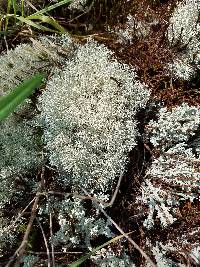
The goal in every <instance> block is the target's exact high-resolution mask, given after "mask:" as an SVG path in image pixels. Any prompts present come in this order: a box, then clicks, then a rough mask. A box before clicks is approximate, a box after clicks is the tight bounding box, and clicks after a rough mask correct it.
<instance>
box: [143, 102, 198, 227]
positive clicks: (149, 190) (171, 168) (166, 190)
mask: <svg viewBox="0 0 200 267" xmlns="http://www.w3.org/2000/svg"><path fill="white" fill-rule="evenodd" d="M199 125H200V108H199V107H190V106H188V104H185V103H183V104H182V105H181V106H179V107H175V108H173V109H172V110H171V111H167V109H166V108H162V109H161V110H160V112H159V117H158V121H151V122H150V123H149V125H148V134H149V136H150V142H151V143H152V144H153V145H154V147H155V148H156V149H157V151H159V156H158V157H156V158H154V159H153V162H152V165H151V166H150V168H149V169H148V171H147V174H146V176H147V178H146V180H145V183H144V184H143V186H142V196H141V198H140V200H139V201H140V202H141V203H144V204H145V205H148V206H149V212H148V217H147V219H146V220H145V221H144V225H145V227H147V228H151V227H153V225H154V219H153V218H155V214H156V218H159V219H160V223H161V225H162V226H163V227H164V226H167V225H169V224H172V223H173V222H174V221H175V220H176V210H177V208H178V207H179V205H180V201H181V200H187V199H190V201H193V200H194V199H195V198H197V197H198V194H199V190H200V187H199V180H200V172H199V162H200V154H199V151H198V149H197V150H196V151H195V149H194V147H190V145H189V144H187V142H188V140H189V138H191V137H192V136H194V135H195V132H196V130H197V129H198V127H199Z"/></svg>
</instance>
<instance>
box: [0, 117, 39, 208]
mask: <svg viewBox="0 0 200 267" xmlns="http://www.w3.org/2000/svg"><path fill="white" fill-rule="evenodd" d="M36 140H37V133H36V131H35V130H34V129H33V128H32V127H31V126H29V125H28V124H27V123H26V122H21V121H17V117H15V116H11V117H10V118H8V119H7V120H6V121H4V122H1V127H0V154H1V155H2V156H1V159H0V208H2V207H3V205H4V204H5V203H8V202H9V201H10V199H11V196H12V193H13V192H14V191H15V186H14V185H15V180H16V179H18V180H20V179H21V178H22V177H23V175H24V174H27V172H29V171H32V170H34V169H35V168H37V167H38V166H39V165H40V156H39V149H38V147H37V142H36Z"/></svg>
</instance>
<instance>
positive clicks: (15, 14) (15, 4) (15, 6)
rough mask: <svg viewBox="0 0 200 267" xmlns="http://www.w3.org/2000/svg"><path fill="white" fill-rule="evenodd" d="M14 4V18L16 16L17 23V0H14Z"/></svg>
mask: <svg viewBox="0 0 200 267" xmlns="http://www.w3.org/2000/svg"><path fill="white" fill-rule="evenodd" d="M12 6H13V10H14V18H15V23H16V16H17V2H16V0H12Z"/></svg>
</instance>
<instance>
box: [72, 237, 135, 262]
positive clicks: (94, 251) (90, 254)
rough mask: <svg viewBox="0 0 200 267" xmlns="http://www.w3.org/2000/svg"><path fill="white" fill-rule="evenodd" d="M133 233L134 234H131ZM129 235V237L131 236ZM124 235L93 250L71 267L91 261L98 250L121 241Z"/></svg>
mask: <svg viewBox="0 0 200 267" xmlns="http://www.w3.org/2000/svg"><path fill="white" fill-rule="evenodd" d="M131 233H132V232H131ZM131 233H128V234H127V235H129V234H131ZM123 237H124V235H119V236H116V237H114V238H112V239H111V240H109V241H108V242H106V243H104V244H103V245H101V246H99V247H96V248H95V249H93V250H92V251H91V252H90V253H88V254H86V255H85V256H82V257H81V258H79V259H78V260H76V261H74V262H72V263H71V264H70V265H69V267H78V266H80V265H81V264H82V263H83V262H84V261H86V260H87V259H89V258H90V257H91V256H92V255H93V254H95V253H96V252H97V251H98V250H100V249H102V248H104V247H106V246H108V245H109V244H111V243H113V242H116V241H118V240H119V239H121V238H123Z"/></svg>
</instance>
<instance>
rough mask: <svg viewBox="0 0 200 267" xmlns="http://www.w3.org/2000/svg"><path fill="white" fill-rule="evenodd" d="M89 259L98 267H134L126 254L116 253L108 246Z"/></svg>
mask: <svg viewBox="0 0 200 267" xmlns="http://www.w3.org/2000/svg"><path fill="white" fill-rule="evenodd" d="M91 259H92V261H93V262H94V263H95V264H96V265H97V266H98V267H116V266H118V267H135V264H134V263H133V262H132V261H131V259H130V257H129V256H128V255H127V254H126V253H124V252H123V253H120V251H119V253H116V252H114V251H113V250H112V248H111V247H109V246H108V247H107V248H102V249H101V250H100V251H97V253H96V255H94V256H91Z"/></svg>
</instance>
